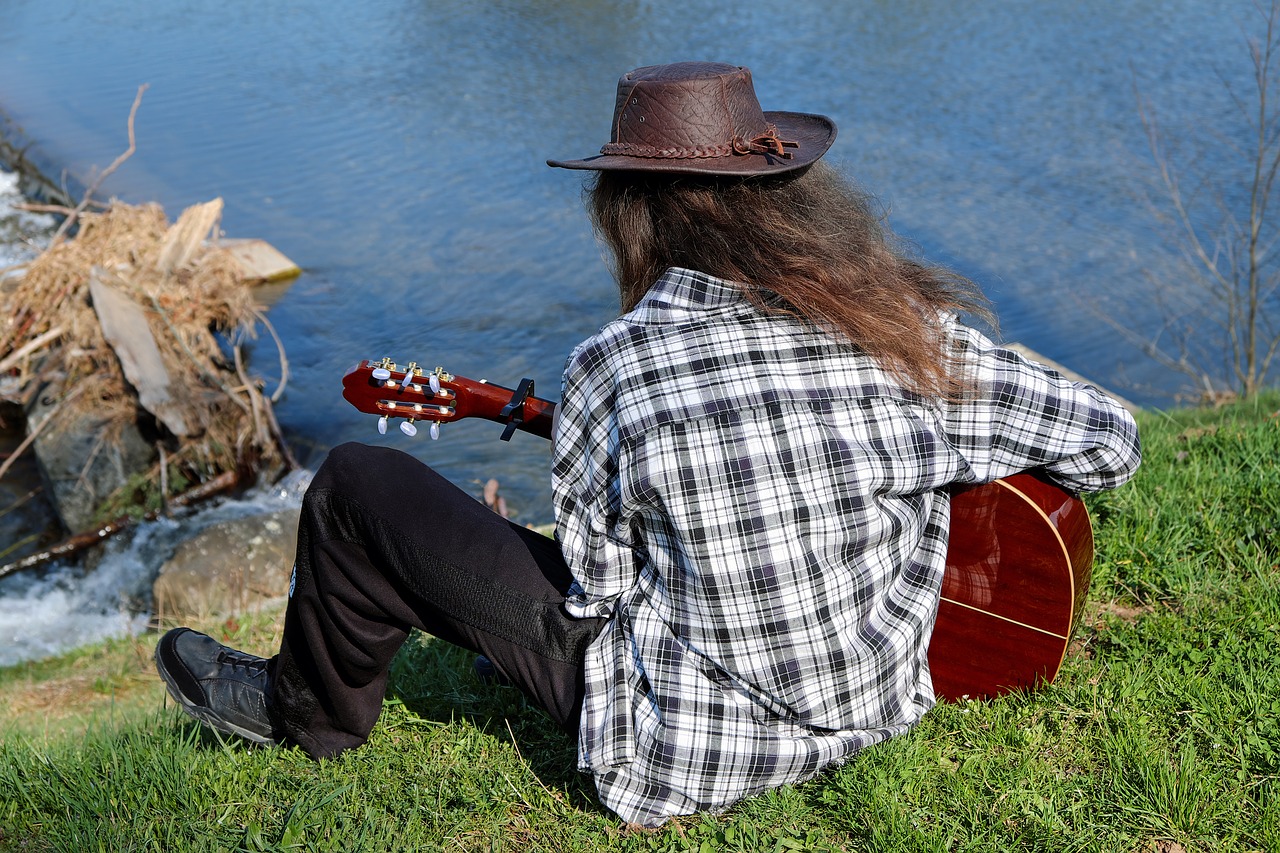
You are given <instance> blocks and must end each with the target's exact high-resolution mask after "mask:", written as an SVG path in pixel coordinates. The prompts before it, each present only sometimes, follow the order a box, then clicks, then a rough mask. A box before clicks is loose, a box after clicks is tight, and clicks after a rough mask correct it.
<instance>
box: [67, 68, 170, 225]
mask: <svg viewBox="0 0 1280 853" xmlns="http://www.w3.org/2000/svg"><path fill="white" fill-rule="evenodd" d="M148 87H149V84H147V83H143V84H142V85H141V86H139V87H138V94H137V95H135V96H134V98H133V106H132V107H131V108H130V109H129V147H128V149H126V150H125V151H124V153H123V154H121V155H120V156H119V157H117V158H116V159H115V160H113V161H111V165H110V166H108V167H107V168H105V169H103V170H102V171H101V172H100V173H99V174H98V176H97V177H96V178H94V180H93V183H92V184H90V185H89V188H88V189H87V190H85V193H84V197H83V198H82V199H80V203H79V204H77V205H76V206H75V209H73V210H72V211H71V213H69V214H68V215H67V218H66V219H64V220H62V225H60V226H59V227H58V230H57V231H56V232H55V233H54V235H53V239H52V240H50V241H49V245H50V246H56V245H58V244H59V243H61V242H62V241H63V240H64V239H65V238H66V236H67V232H68V231H70V230H71V227H72V226H73V225H75V223H76V221H77V220H78V219H79V218H80V214H82V213H84V212H85V210H87V209H88V207H89V205H90V204H91V203H92V197H93V194H94V193H95V192H97V190H98V188H99V187H100V186H102V182H103V181H104V180H106V178H107V176H108V175H110V174H111V173H112V172H114V171H115V170H116V169H118V168H120V166H121V164H122V163H124V161H125V160H128V159H129V158H130V157H132V156H133V152H135V151H137V150H138V143H137V139H136V137H135V136H134V132H133V122H134V119H135V118H137V115H138V107H139V106H140V105H141V104H142V93H143V92H145V91H147V89H148Z"/></svg>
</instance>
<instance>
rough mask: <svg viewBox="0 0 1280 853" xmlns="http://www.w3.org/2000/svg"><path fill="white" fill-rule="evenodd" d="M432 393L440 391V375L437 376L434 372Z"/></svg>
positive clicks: (432, 375)
mask: <svg viewBox="0 0 1280 853" xmlns="http://www.w3.org/2000/svg"><path fill="white" fill-rule="evenodd" d="M431 393H432V394H439V393H440V377H439V376H436V375H435V374H434V373H433V374H431Z"/></svg>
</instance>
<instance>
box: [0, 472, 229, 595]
mask: <svg viewBox="0 0 1280 853" xmlns="http://www.w3.org/2000/svg"><path fill="white" fill-rule="evenodd" d="M237 482H239V476H238V475H237V474H236V472H235V471H227V472H225V473H223V474H219V475H218V476H217V477H214V478H213V479H212V480H209V481H208V482H205V483H201V484H200V485H198V486H195V487H194V488H191V489H188V490H187V491H185V492H183V493H182V494H180V495H177V496H176V497H174V498H173V499H172V500H170V501H169V502H168V506H169V508H170V509H172V508H174V507H181V506H187V505H189V504H193V503H199V502H200V501H203V500H208V499H209V498H211V497H213V496H214V495H217V494H221V493H222V492H225V491H227V490H229V489H231V488H234V487H235V485H236V483H237ZM159 516H160V511H159V510H152V511H150V512H148V513H147V514H146V515H144V516H143V517H142V518H143V520H145V521H151V520H154V519H156V518H158V517H159ZM136 523H137V521H136V520H135V519H133V518H131V517H130V516H127V515H124V516H121V517H120V518H117V519H115V520H114V521H108V522H106V523H105V524H101V525H99V526H98V527H95V528H94V529H92V530H86V531H84V532H83V533H77V534H76V535H74V536H71V537H68V538H67V539H64V540H62V541H61V542H59V543H58V544H57V545H54V546H52V547H50V548H46V549H45V550H43V551H38V552H36V553H35V554H28V555H27V556H25V557H23V558H22V559H20V560H15V561H14V562H12V563H8V564H6V565H4V566H0V578H4V577H8V576H9V575H11V574H14V573H16V572H20V571H23V570H24V569H34V568H36V567H38V566H43V565H44V564H45V563H50V562H52V561H54V560H58V559H61V558H63V557H69V556H71V555H72V554H75V553H77V552H79V551H83V550H84V549H85V548H88V547H90V546H93V545H96V544H98V543H99V542H104V541H106V540H107V539H109V538H111V537H112V536H115V535H116V534H117V533H120V532H121V531H123V530H127V529H128V528H130V527H132V526H133V525H134V524H136Z"/></svg>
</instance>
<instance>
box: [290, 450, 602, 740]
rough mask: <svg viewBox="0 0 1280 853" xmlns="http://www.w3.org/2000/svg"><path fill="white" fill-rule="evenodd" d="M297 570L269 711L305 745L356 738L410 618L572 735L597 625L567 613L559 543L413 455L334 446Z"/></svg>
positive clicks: (305, 524) (318, 480)
mask: <svg viewBox="0 0 1280 853" xmlns="http://www.w3.org/2000/svg"><path fill="white" fill-rule="evenodd" d="M294 571H295V577H294V583H293V585H292V591H291V594H290V599H289V606H288V610H287V611H286V614H285V624H284V640H283V642H282V644H281V648H280V654H279V655H278V656H277V657H276V658H274V659H273V660H272V663H271V670H270V672H271V679H272V698H271V701H272V714H273V717H274V718H275V722H276V724H277V725H278V726H279V728H280V729H281V731H282V732H283V733H284V735H285V737H286V738H287V739H288V740H290V741H291V742H293V743H296V744H298V745H299V746H301V747H302V748H303V749H304V750H305V751H306V752H307V753H308V754H310V755H311V756H313V757H315V758H322V757H326V756H332V755H336V754H337V753H339V752H342V751H343V750H346V749H350V748H352V747H355V746H359V745H360V744H362V743H364V742H365V740H366V739H367V738H368V737H369V732H370V731H371V730H372V729H373V725H374V723H375V722H376V721H377V719H378V715H379V713H380V712H381V709H382V699H383V696H384V693H385V690H386V684H387V672H388V668H389V666H390V664H391V659H392V658H393V657H394V656H395V654H396V651H397V650H398V649H399V648H400V646H401V645H402V644H403V643H404V641H405V639H406V638H407V637H408V635H409V630H410V628H415V627H416V628H420V629H422V630H423V631H426V632H427V633H429V634H431V635H433V636H436V637H439V638H441V639H444V640H447V641H449V642H451V643H455V644H457V645H459V646H462V647H464V648H467V649H471V650H472V651H475V652H477V653H479V654H483V655H485V656H486V657H488V658H489V659H490V660H491V661H492V662H493V663H494V665H495V666H496V668H497V669H498V671H499V672H500V673H501V674H502V675H504V676H505V677H506V678H507V679H509V680H510V681H511V682H512V683H513V684H514V685H515V686H517V687H519V688H520V689H521V690H523V691H524V693H525V694H526V695H527V696H528V697H529V698H530V699H531V700H533V701H534V702H535V703H537V704H538V705H539V706H541V707H542V708H544V709H545V710H546V711H547V713H548V714H550V715H551V716H552V718H554V719H555V720H556V721H557V722H558V723H559V724H560V725H562V726H563V727H564V728H565V729H566V730H568V731H570V732H575V733H576V730H577V723H578V718H579V715H580V713H581V708H582V697H583V687H582V661H583V655H584V653H585V651H586V648H587V646H588V645H589V644H590V643H591V641H592V640H593V639H594V638H595V636H596V634H597V633H599V631H600V627H601V622H600V620H595V619H588V620H580V619H573V618H571V617H570V616H568V615H567V614H566V613H565V611H564V607H563V603H564V598H565V593H566V590H567V589H568V587H569V584H570V581H571V576H570V573H569V569H568V567H567V566H566V565H565V562H564V559H563V557H562V556H561V555H560V549H559V548H558V546H557V545H556V543H555V542H554V541H553V540H551V539H548V538H547V537H545V536H542V535H540V534H538V533H535V532H533V531H531V530H527V529H525V528H522V527H520V526H518V525H515V524H512V523H511V522H509V521H507V520H506V519H504V518H502V517H501V516H499V515H498V514H497V513H495V512H492V511H491V510H489V509H488V508H486V507H485V506H484V505H483V504H482V503H480V502H479V501H477V500H475V499H474V498H472V497H471V496H470V495H468V494H466V493H465V492H463V491H461V490H460V489H458V488H457V487H456V486H454V485H453V484H451V483H449V482H448V481H447V480H445V479H444V478H443V477H441V476H440V475H438V474H436V473H435V472H434V471H432V470H431V469H430V468H428V467H427V466H426V465H423V464H422V463H421V462H419V461H417V460H416V459H414V458H413V457H410V456H408V455H406V454H404V453H401V452H399V451H396V450H391V449H387V448H380V447H366V446H363V445H358V444H344V445H342V446H340V447H338V448H335V449H334V450H333V451H332V452H331V453H330V454H329V457H328V459H327V460H326V461H325V463H324V464H323V465H322V466H321V467H320V470H319V471H318V472H317V473H316V476H315V478H314V479H313V481H312V483H311V487H310V488H309V489H308V490H307V493H306V496H305V497H304V498H303V502H302V519H301V522H300V525H299V530H298V552H297V560H296V564H295V570H294Z"/></svg>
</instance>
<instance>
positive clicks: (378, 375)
mask: <svg viewBox="0 0 1280 853" xmlns="http://www.w3.org/2000/svg"><path fill="white" fill-rule="evenodd" d="M372 376H373V378H374V379H376V380H378V381H379V382H386V381H387V380H388V379H390V378H391V371H390V370H387V369H386V368H385V367H375V368H374V369H373V373H372Z"/></svg>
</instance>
